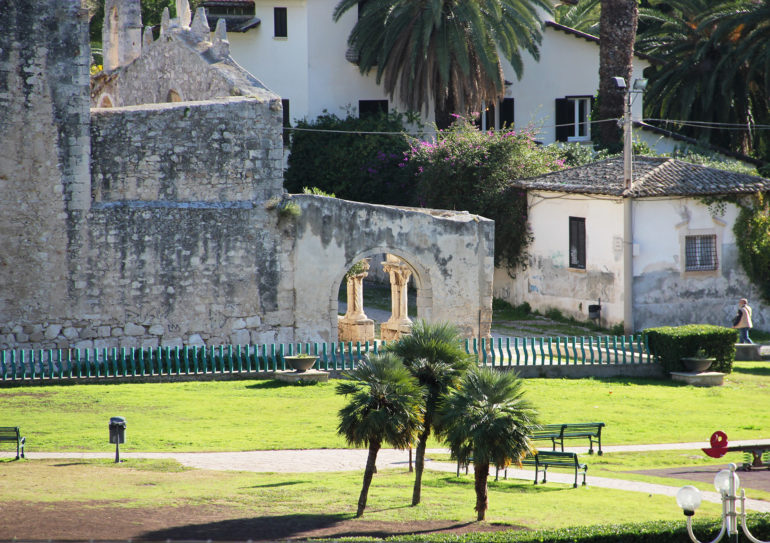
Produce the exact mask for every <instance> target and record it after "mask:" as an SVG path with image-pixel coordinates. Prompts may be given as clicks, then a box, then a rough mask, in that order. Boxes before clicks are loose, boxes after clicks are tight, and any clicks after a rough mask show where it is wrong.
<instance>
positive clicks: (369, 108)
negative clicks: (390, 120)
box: [358, 100, 388, 118]
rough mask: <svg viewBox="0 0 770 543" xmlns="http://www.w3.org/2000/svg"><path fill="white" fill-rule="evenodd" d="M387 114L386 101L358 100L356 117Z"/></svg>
mask: <svg viewBox="0 0 770 543" xmlns="http://www.w3.org/2000/svg"><path fill="white" fill-rule="evenodd" d="M382 114H385V115H387V114H388V101H387V100H359V101H358V116H359V117H360V118H364V117H369V116H371V115H382Z"/></svg>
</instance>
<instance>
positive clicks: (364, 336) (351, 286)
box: [338, 259, 374, 342]
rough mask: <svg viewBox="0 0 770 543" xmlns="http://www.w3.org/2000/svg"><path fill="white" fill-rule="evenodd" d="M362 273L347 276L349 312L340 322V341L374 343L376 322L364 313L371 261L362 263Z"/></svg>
mask: <svg viewBox="0 0 770 543" xmlns="http://www.w3.org/2000/svg"><path fill="white" fill-rule="evenodd" d="M360 264H361V267H362V268H363V269H362V271H360V272H359V273H353V274H350V275H348V276H347V289H348V310H347V311H346V312H345V316H344V317H342V318H340V320H339V321H338V330H339V332H338V336H339V341H353V342H355V341H361V342H364V341H374V321H373V320H372V319H370V318H368V317H367V316H366V313H364V277H366V276H367V275H369V274H368V273H367V272H368V270H369V261H368V260H366V259H364V260H362V261H361V262H360Z"/></svg>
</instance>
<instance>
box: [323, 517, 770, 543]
mask: <svg viewBox="0 0 770 543" xmlns="http://www.w3.org/2000/svg"><path fill="white" fill-rule="evenodd" d="M696 518H697V517H696ZM747 523H748V526H749V530H750V531H751V533H752V535H753V536H754V537H756V538H758V539H760V540H765V541H767V540H768V538H770V515H768V514H767V513H755V514H750V515H748V519H747ZM719 527H720V524H719V523H718V521H716V520H704V521H700V520H695V522H694V525H693V531H694V532H695V535H696V537H698V539H700V540H701V541H711V540H712V539H714V537H715V536H716V535H717V533H718V532H719ZM353 540H355V541H366V540H367V538H348V539H346V538H340V539H335V541H353ZM689 540H690V539H689V538H688V537H687V525H686V521H685V518H684V515H682V520H680V521H659V522H642V523H633V524H631V523H629V524H612V525H605V526H580V527H574V528H562V529H559V530H536V531H528V530H526V529H524V530H516V531H507V532H470V533H467V534H413V535H399V536H392V537H389V538H387V539H386V541H421V542H426V543H466V542H467V543H471V542H479V543H507V542H517V543H518V542H521V543H525V542H539V543H617V542H619V541H622V542H623V543H683V542H687V541H689ZM377 541H382V540H381V539H377ZM741 541H746V538H745V537H744V536H743V534H741Z"/></svg>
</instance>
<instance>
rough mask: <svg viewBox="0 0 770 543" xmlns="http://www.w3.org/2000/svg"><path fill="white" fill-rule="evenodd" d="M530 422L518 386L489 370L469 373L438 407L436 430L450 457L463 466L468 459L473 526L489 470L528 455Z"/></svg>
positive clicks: (483, 505)
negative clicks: (472, 487)
mask: <svg viewBox="0 0 770 543" xmlns="http://www.w3.org/2000/svg"><path fill="white" fill-rule="evenodd" d="M536 416H537V413H536V411H535V410H534V409H533V407H532V406H531V405H530V403H529V402H528V401H527V400H526V399H525V398H524V390H523V386H522V380H521V379H520V378H519V377H518V376H517V375H516V374H515V373H513V372H499V371H495V370H493V369H489V368H475V369H472V370H470V371H469V372H468V373H466V375H465V377H464V378H463V379H462V381H461V382H460V384H459V385H458V386H457V388H454V389H452V390H450V392H449V394H448V395H447V397H446V399H445V400H444V401H443V403H442V406H441V411H440V428H441V431H442V434H443V435H444V436H445V437H446V442H447V444H448V445H449V448H450V449H451V451H452V456H453V457H454V458H456V459H457V461H458V462H460V463H466V464H467V463H468V462H469V460H470V457H471V455H472V456H473V471H474V478H475V489H476V508H475V509H476V513H477V519H478V520H484V517H485V515H486V510H487V506H488V503H489V498H488V492H487V477H488V475H489V466H490V465H495V466H498V467H505V466H508V465H510V464H511V463H513V464H520V462H521V459H523V458H524V456H526V454H527V453H529V452H532V451H533V446H532V442H531V441H530V435H531V431H532V428H533V427H535V426H536V424H537V422H536Z"/></svg>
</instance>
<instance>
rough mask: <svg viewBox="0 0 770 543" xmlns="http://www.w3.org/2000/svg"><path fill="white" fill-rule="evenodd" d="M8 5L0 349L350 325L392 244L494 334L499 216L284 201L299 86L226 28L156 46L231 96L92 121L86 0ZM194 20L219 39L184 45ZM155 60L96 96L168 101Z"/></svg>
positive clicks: (122, 111) (212, 338)
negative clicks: (237, 53) (287, 98)
mask: <svg viewBox="0 0 770 543" xmlns="http://www.w3.org/2000/svg"><path fill="white" fill-rule="evenodd" d="M126 1H127V0H126ZM0 16H2V17H3V21H4V22H5V24H6V32H3V33H0V138H2V141H1V142H0V143H2V145H1V146H0V149H2V151H3V152H2V155H1V156H0V241H1V242H2V250H0V349H8V348H11V349H18V348H24V349H49V348H69V347H78V348H110V347H154V346H156V345H169V346H171V345H182V344H189V345H202V344H206V345H219V344H225V343H233V344H245V343H274V342H294V341H316V340H326V341H328V340H334V339H336V330H337V329H336V327H337V293H338V291H339V286H340V283H341V282H342V280H343V277H344V275H345V273H346V272H347V270H348V269H349V268H350V266H352V265H353V264H354V263H355V262H357V261H358V260H360V259H361V258H364V257H366V256H371V255H375V254H383V253H392V254H395V255H397V256H399V257H401V258H403V259H404V260H405V261H406V262H407V264H408V265H409V266H410V267H411V269H412V270H413V275H414V277H415V283H416V285H417V288H418V296H417V306H418V315H419V316H421V317H424V318H427V319H437V320H438V319H440V320H450V321H453V322H456V323H457V324H459V325H460V326H461V327H462V329H463V332H464V333H465V334H466V335H478V334H479V333H481V334H482V335H486V334H487V333H488V326H487V327H486V328H482V329H481V330H479V327H478V324H477V323H478V322H479V321H480V320H482V318H483V321H484V322H486V323H488V321H489V320H490V319H489V316H490V313H491V303H492V277H491V273H492V261H493V255H492V251H493V232H494V229H493V223H492V222H491V221H489V220H486V219H483V218H480V217H476V216H473V215H469V214H467V213H455V212H440V211H430V210H414V209H400V208H393V207H388V206H374V205H367V204H360V203H355V202H346V201H343V200H337V199H333V198H324V197H315V196H305V195H298V196H295V197H294V202H295V203H297V204H298V206H299V207H300V210H301V212H300V214H299V215H296V214H291V213H285V212H284V209H285V208H284V207H283V206H282V205H276V202H280V200H279V199H278V198H277V197H278V195H279V194H281V193H282V188H281V185H282V174H281V158H282V152H283V149H282V142H281V109H280V103H281V102H280V99H279V98H278V97H277V96H275V95H273V94H272V93H270V92H269V91H267V90H265V89H264V88H262V87H260V86H259V85H256V84H254V81H256V80H255V79H254V78H253V77H251V76H249V75H248V74H246V75H244V74H243V73H242V71H240V70H239V69H237V67H234V66H235V65H234V64H233V65H231V64H230V63H228V62H213V61H212V58H213V57H211V56H210V55H209V52H210V51H209V50H208V49H205V47H209V46H212V47H215V48H216V47H218V49H217V51H218V52H219V53H220V56H218V57H217V58H221V53H222V51H223V50H224V49H223V47H224V44H225V41H224V40H223V39H222V36H221V35H220V37H219V41H218V42H217V43H215V44H213V45H212V44H211V43H210V42H207V41H206V39H205V38H206V36H207V35H208V27H207V26H206V27H205V30H200V29H201V28H203V27H202V25H201V23H200V22H199V23H198V28H199V30H197V31H195V32H193V30H191V29H190V28H184V27H179V28H178V29H177V30H178V32H177V31H174V32H171V30H169V34H168V35H167V37H168V38H169V39H168V40H166V41H162V40H158V41H157V42H154V43H153V44H151V48H154V47H156V46H157V47H160V46H161V45H162V44H164V43H166V44H170V46H171V47H172V49H174V50H175V51H177V52H178V51H186V53H185V54H186V55H187V56H186V57H185V56H180V57H179V58H177V61H178V64H177V65H174V62H176V61H173V62H171V61H170V62H169V63H167V64H162V66H164V68H163V69H164V70H169V74H168V77H169V81H171V80H181V79H184V78H185V77H186V74H190V73H196V74H197V76H200V78H201V80H202V79H205V77H207V76H206V75H205V72H206V69H202V70H199V71H198V72H196V70H195V67H196V66H200V65H201V62H203V65H205V66H209V67H210V68H212V69H213V70H214V71H216V72H217V73H219V74H220V75H221V76H222V80H225V81H229V84H230V86H229V87H227V88H228V92H227V94H226V95H225V96H219V97H217V96H195V97H194V98H200V99H201V100H202V101H196V102H180V103H160V104H157V103H153V104H145V105H140V106H127V107H116V108H110V109H94V110H93V111H92V112H91V116H90V119H89V103H90V100H91V98H92V97H93V95H90V93H89V79H88V57H89V54H88V52H89V51H88V41H87V40H88V34H87V16H86V12H85V11H82V10H81V9H80V1H79V0H37V1H36V2H34V3H31V4H30V3H28V2H25V1H22V0H11V1H10V3H9V2H0ZM167 23H168V21H167ZM168 28H169V29H171V26H169V27H168ZM189 32H192V33H193V34H194V35H195V36H194V37H195V38H196V40H197V41H196V42H195V43H197V44H199V45H200V44H203V45H205V44H209V45H205V47H204V49H201V50H198V49H196V48H194V47H186V46H185V47H181V46H180V47H177V46H178V45H180V43H182V42H177V41H174V40H175V39H176V38H179V39H180V40H186V39H187V38H188V37H190V36H188V35H187V34H186V33H189ZM180 36H181V37H180ZM158 42H160V43H158ZM184 43H187V42H184ZM188 45H189V43H188ZM203 45H202V46H201V47H203ZM158 54H159V55H160V53H158ZM180 54H181V53H180ZM201 57H203V59H202V60H201ZM144 58H145V56H144V54H143V56H142V57H140V59H139V60H141V59H144ZM148 58H149V57H148ZM174 58H176V57H174ZM139 60H137V61H136V62H135V63H133V64H130V65H129V66H127V67H125V69H124V68H119V69H118V70H116V71H115V72H113V74H112V75H110V76H109V77H105V78H104V79H101V80H98V81H97V82H96V87H97V89H101V91H99V90H97V95H98V94H99V92H102V91H105V89H107V88H108V87H109V85H114V86H113V87H112V88H113V90H115V91H116V92H118V94H117V95H118V96H120V95H121V94H120V89H121V87H120V85H121V84H123V83H125V86H124V87H122V88H123V89H124V90H125V89H129V88H134V87H135V88H136V90H137V92H138V91H139V90H140V89H145V88H146V89H148V93H147V94H148V96H147V99H148V100H156V99H157V98H158V97H157V96H154V95H152V92H154V91H153V90H152V89H153V88H154V87H153V83H152V79H153V78H155V77H156V76H157V78H161V75H160V74H156V73H153V72H152V71H151V70H152V69H153V68H152V66H156V67H157V66H161V64H145V65H144V66H145V67H144V71H141V70H138V68H137V66H139V65H138V64H137V62H139ZM199 61H200V62H199ZM209 61H212V62H209ZM133 69H136V72H130V73H129V71H130V70H133ZM126 74H129V75H128V76H127V75H126ZM163 77H166V74H163ZM132 79H135V80H132ZM192 79H194V78H191V80H192ZM238 81H240V82H243V85H242V86H241V85H240V83H238ZM121 82H122V83H121ZM257 83H258V82H257ZM180 88H182V87H180ZM244 89H245V90H244ZM132 92H133V91H132ZM211 92H219V91H218V90H217V91H214V90H211ZM126 95H128V91H126ZM244 95H246V96H244ZM186 98H193V97H191V96H187V97H186ZM159 101H160V102H164V101H165V100H164V99H160V100H159ZM113 105H115V104H113ZM89 135H90V138H89ZM89 160H90V165H91V168H92V175H91V171H90V170H89ZM92 187H93V190H92ZM281 198H290V197H287V196H283V195H282V196H281Z"/></svg>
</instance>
